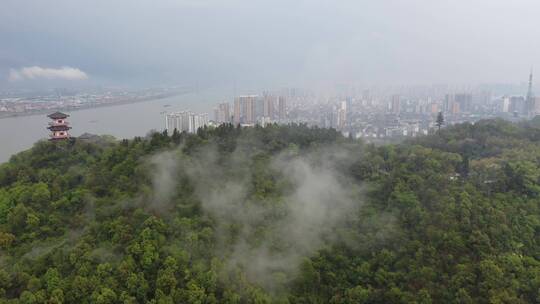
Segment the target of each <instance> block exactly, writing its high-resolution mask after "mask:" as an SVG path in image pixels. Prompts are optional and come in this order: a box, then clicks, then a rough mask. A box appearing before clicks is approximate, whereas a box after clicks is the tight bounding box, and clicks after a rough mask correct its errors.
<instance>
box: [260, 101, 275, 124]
mask: <svg viewBox="0 0 540 304" xmlns="http://www.w3.org/2000/svg"><path fill="white" fill-rule="evenodd" d="M275 100H276V97H275V96H272V95H268V96H265V97H264V105H263V108H264V109H263V116H264V117H267V118H269V119H270V120H274V119H275V110H274V107H275Z"/></svg>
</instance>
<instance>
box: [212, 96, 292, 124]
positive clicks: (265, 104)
mask: <svg viewBox="0 0 540 304" xmlns="http://www.w3.org/2000/svg"><path fill="white" fill-rule="evenodd" d="M286 119H287V99H286V97H284V96H276V95H271V94H263V96H259V95H244V96H238V97H236V98H235V99H234V104H233V107H232V109H231V105H230V104H229V103H228V102H222V103H219V104H218V105H217V107H215V108H214V120H215V122H216V123H218V124H221V123H233V124H240V125H246V126H249V125H255V124H261V125H265V124H268V123H274V122H286Z"/></svg>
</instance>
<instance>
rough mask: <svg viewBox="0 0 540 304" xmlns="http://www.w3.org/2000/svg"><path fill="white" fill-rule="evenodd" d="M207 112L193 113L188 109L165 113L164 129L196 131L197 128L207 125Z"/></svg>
mask: <svg viewBox="0 0 540 304" xmlns="http://www.w3.org/2000/svg"><path fill="white" fill-rule="evenodd" d="M208 123H209V120H208V114H207V113H200V114H199V113H193V112H190V111H182V112H174V113H168V114H166V115H165V129H166V130H168V131H170V132H173V131H174V130H178V131H179V132H187V133H196V132H197V130H198V129H199V128H202V127H204V126H206V125H208Z"/></svg>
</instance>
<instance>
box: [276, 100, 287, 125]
mask: <svg viewBox="0 0 540 304" xmlns="http://www.w3.org/2000/svg"><path fill="white" fill-rule="evenodd" d="M278 117H279V120H285V119H286V118H287V99H286V98H285V96H279V98H278Z"/></svg>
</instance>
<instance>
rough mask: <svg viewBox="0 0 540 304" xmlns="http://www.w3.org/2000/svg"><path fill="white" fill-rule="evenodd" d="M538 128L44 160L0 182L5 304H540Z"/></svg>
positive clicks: (270, 138)
mask: <svg viewBox="0 0 540 304" xmlns="http://www.w3.org/2000/svg"><path fill="white" fill-rule="evenodd" d="M539 165H540V123H539V122H538V121H534V120H533V121H531V122H529V123H523V124H520V125H517V124H511V123H508V122H504V121H498V120H488V121H480V122H478V123H476V124H475V125H471V124H463V125H457V126H453V127H450V128H446V129H443V130H441V131H440V132H438V133H437V134H434V135H430V136H426V137H422V138H417V139H414V140H410V141H408V142H404V143H402V144H399V145H386V146H373V145H369V144H365V143H363V142H361V141H355V140H350V139H347V138H343V137H342V136H341V135H339V133H337V132H336V131H334V130H328V129H316V128H315V129H311V128H308V127H306V126H303V125H300V126H296V125H294V126H276V125H271V126H267V127H264V128H262V127H254V128H237V127H234V126H232V125H223V126H220V127H218V128H215V129H200V130H199V132H198V133H197V134H193V135H189V134H178V133H176V132H175V133H174V134H166V133H155V134H152V135H151V136H148V137H147V138H134V139H130V140H122V141H119V142H116V141H112V140H110V139H108V138H92V139H91V140H81V139H77V140H72V141H69V142H67V141H66V142H56V143H55V142H45V141H43V142H38V143H36V144H35V146H34V147H33V148H32V149H31V150H28V151H25V152H22V153H19V154H18V155H15V156H13V157H12V158H11V160H10V161H9V162H8V163H6V164H3V165H1V166H0V303H156V304H157V303H200V304H203V303H538V302H540V261H539V259H540V246H539V244H540V210H539V207H540V205H539V203H540V199H539V195H540V185H539V181H540V168H539Z"/></svg>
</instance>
